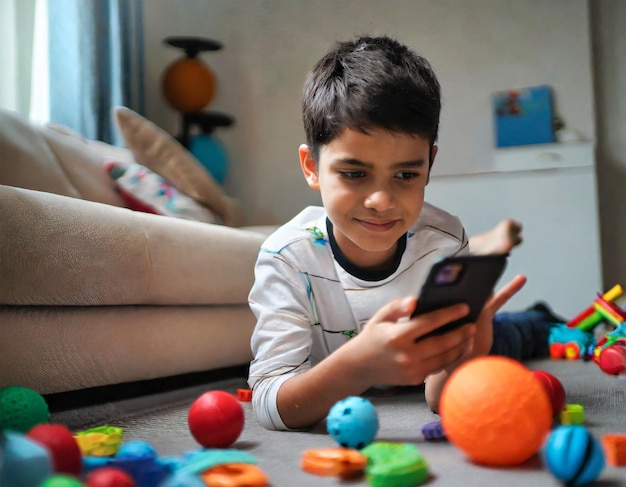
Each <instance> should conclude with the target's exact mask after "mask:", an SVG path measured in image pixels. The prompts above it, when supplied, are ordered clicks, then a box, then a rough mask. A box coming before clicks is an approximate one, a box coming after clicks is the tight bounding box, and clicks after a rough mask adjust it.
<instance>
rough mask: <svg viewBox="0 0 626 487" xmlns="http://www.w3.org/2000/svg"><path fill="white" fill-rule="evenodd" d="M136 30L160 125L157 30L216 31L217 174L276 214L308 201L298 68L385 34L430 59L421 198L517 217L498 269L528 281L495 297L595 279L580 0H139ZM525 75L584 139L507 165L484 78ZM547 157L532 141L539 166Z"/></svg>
mask: <svg viewBox="0 0 626 487" xmlns="http://www.w3.org/2000/svg"><path fill="white" fill-rule="evenodd" d="M599 1H601V2H604V1H605V0H599ZM608 1H609V2H610V1H612V0H608ZM615 2H617V3H620V0H615ZM624 4H626V2H622V5H624ZM603 15H604V16H607V17H611V12H610V11H608V12H607V11H603ZM622 18H623V17H622ZM619 25H620V24H619V22H618V21H616V22H615V23H614V28H615V32H616V33H615V34H614V35H618V34H617V32H619V31H618V26H619ZM622 25H624V22H622ZM145 32H146V56H147V59H146V67H147V78H146V80H147V87H146V94H147V115H148V117H149V118H151V119H152V120H153V121H155V122H156V123H157V124H159V125H160V126H162V127H164V128H166V129H168V130H169V131H170V132H172V133H175V132H176V131H177V130H178V118H177V115H176V114H175V112H174V111H173V110H172V109H170V108H169V107H168V106H167V105H166V104H165V102H164V101H163V98H162V96H161V92H160V86H159V77H160V75H161V73H162V72H163V69H164V68H165V66H166V65H167V63H168V62H170V61H171V60H173V59H175V58H177V57H178V56H179V55H180V54H179V51H176V50H175V49H173V48H169V47H167V46H165V45H163V43H162V40H163V38H165V37H167V36H171V35H195V36H202V37H209V38H214V39H218V40H220V41H221V42H223V43H224V45H225V48H224V49H223V50H221V51H217V52H212V53H205V54H203V55H202V58H203V59H204V60H205V61H206V62H207V63H208V64H210V66H211V67H212V68H213V69H214V70H215V71H216V73H217V75H218V77H219V79H220V86H219V92H218V96H217V98H216V99H215V101H214V102H213V104H212V105H211V106H210V107H209V108H211V109H214V110H219V111H223V112H226V113H230V114H232V115H234V116H235V117H236V119H237V124H236V125H235V126H233V127H232V128H229V129H226V130H221V131H220V132H219V137H220V138H221V139H222V140H223V141H224V142H225V144H226V146H227V148H228V151H229V154H230V157H231V159H232V162H231V176H230V179H229V181H228V182H227V184H226V188H227V190H228V192H229V193H230V194H232V195H233V196H236V197H238V198H240V199H242V200H243V201H244V202H245V204H246V206H247V207H248V208H251V209H254V210H255V211H256V212H257V214H256V215H255V218H256V219H257V222H258V223H268V222H269V223H276V222H278V223H279V222H282V221H285V220H286V219H288V218H290V217H291V216H292V215H294V214H295V213H297V212H298V211H299V210H300V209H301V208H302V207H303V206H305V205H307V204H318V203H319V199H318V195H317V194H316V193H314V192H311V190H309V188H308V187H307V186H306V184H305V182H304V179H303V178H302V175H301V173H300V169H299V165H298V159H297V147H298V144H299V143H301V142H302V141H303V131H302V127H301V125H302V123H301V117H300V93H301V87H302V82H303V80H304V77H305V75H306V73H307V71H308V70H309V69H310V67H311V66H312V65H313V63H314V62H315V61H316V60H317V59H318V58H319V57H320V56H321V55H322V53H323V52H324V51H325V50H326V49H327V48H328V46H329V45H330V43H332V42H333V41H334V40H335V39H346V38H350V37H352V36H353V35H356V34H363V33H371V34H388V35H391V36H394V37H397V38H398V39H399V40H401V41H403V42H405V43H407V44H408V45H410V46H411V47H413V48H414V49H415V50H417V51H418V52H420V53H421V54H423V55H424V56H426V57H427V58H428V59H429V60H430V61H431V63H432V64H433V66H434V68H435V70H436V72H437V74H438V76H439V78H440V81H441V84H442V88H443V94H444V100H443V102H444V107H443V114H442V125H441V132H440V140H439V145H440V151H439V155H438V157H437V161H436V165H435V168H434V172H433V178H432V180H431V184H430V187H429V188H428V190H427V199H430V200H431V201H432V202H433V203H435V204H439V205H441V206H442V207H444V208H446V209H448V210H449V211H451V212H453V213H455V214H458V215H459V216H460V217H461V218H462V220H463V221H464V223H465V225H466V227H467V229H468V231H469V232H470V233H477V232H480V231H483V230H486V229H488V228H489V227H490V226H492V225H493V224H495V223H496V222H497V221H498V220H499V219H501V218H504V217H507V216H512V217H515V218H519V219H521V220H522V222H523V223H524V226H525V232H524V233H525V243H524V245H523V246H522V247H521V248H520V249H517V250H516V251H515V253H514V254H513V258H512V259H511V261H510V263H509V269H508V271H507V274H506V275H505V278H508V277H511V276H512V275H513V274H515V273H518V272H523V273H525V274H527V275H528V277H529V284H528V286H527V287H526V288H525V290H524V291H523V292H522V293H520V294H519V295H518V296H516V298H515V299H514V300H513V302H512V303H511V304H510V306H509V308H519V307H523V306H525V305H528V304H530V303H532V302H533V301H536V300H540V299H543V300H546V301H548V302H549V303H550V304H552V305H553V306H554V307H555V309H556V311H557V312H560V313H563V314H566V315H573V314H575V313H576V312H578V311H579V310H581V309H583V308H584V307H586V306H587V305H588V304H589V303H590V302H591V301H592V300H593V298H594V297H595V293H596V292H597V291H601V290H602V287H603V283H602V276H601V259H600V242H599V235H598V234H599V230H598V215H597V213H598V203H597V194H596V173H595V166H594V160H593V159H594V157H593V143H594V138H595V135H596V122H595V113H594V112H595V106H594V101H595V100H594V96H593V76H592V58H591V52H592V50H591V33H592V31H591V29H590V11H589V6H588V2H587V0H524V1H515V2H513V1H510V0H387V1H384V2H383V1H378V0H342V1H335V0H310V1H302V0H264V1H259V0H257V1H254V0H178V1H173V0H145ZM622 52H623V51H622ZM623 58H624V56H623V54H622V59H623ZM611 59H612V58H611ZM538 84H548V85H551V86H552V87H553V89H554V92H555V94H556V108H557V112H558V114H559V115H560V116H561V117H562V118H563V119H564V121H565V122H566V124H567V126H568V127H570V128H574V129H576V130H577V131H578V132H579V133H580V134H581V135H582V137H583V138H584V139H585V140H588V141H590V142H589V143H588V144H587V148H588V149H589V150H588V151H587V152H586V153H585V154H586V155H585V156H584V157H583V158H582V161H583V166H584V167H577V168H567V167H566V168H560V169H552V170H542V169H545V168H543V167H541V165H542V164H543V161H544V159H543V158H542V157H539V158H536V160H535V165H534V169H540V170H539V171H530V170H527V171H524V170H522V171H519V169H524V167H523V165H522V167H521V168H520V167H519V164H518V165H517V169H518V171H516V172H509V171H507V169H509V168H508V167H507V164H508V163H507V161H508V160H510V159H511V158H510V157H504V158H503V157H502V151H496V150H494V149H493V145H494V144H493V124H492V117H491V96H492V93H493V92H494V91H498V90H502V89H507V88H516V87H524V86H532V85H538ZM622 86H623V84H622ZM613 93H614V95H615V96H617V94H618V93H619V91H618V89H617V87H614V88H613ZM615 130H618V129H615ZM621 133H622V134H623V133H626V132H625V131H622V132H621ZM616 134H617V132H615V138H618V136H617V135H616ZM613 147H617V146H615V145H614V146H613ZM555 150H556V152H558V149H555ZM544 155H545V154H544ZM556 157H557V158H558V157H560V156H558V154H557V156H556ZM513 159H515V158H513ZM551 159H552V154H551V153H547V158H545V162H546V168H547V167H549V166H550V165H551V164H552V163H553V162H554V161H552V160H551ZM518 162H519V160H518ZM557 165H558V164H557ZM566 165H567V164H566ZM625 170H626V169H625ZM612 184H613V185H614V186H615V187H616V186H617V185H618V184H619V183H618V182H613V183H612ZM624 232H626V230H624ZM615 246H617V243H616V244H615ZM615 250H616V249H615ZM625 262H626V257H625ZM622 275H624V276H625V277H626V273H624V274H622ZM615 282H618V281H614V282H609V283H608V284H607V283H605V286H604V287H605V288H607V289H608V287H610V286H612V285H613V284H614V283H615ZM623 284H626V281H625V282H623Z"/></svg>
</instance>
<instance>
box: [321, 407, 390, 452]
mask: <svg viewBox="0 0 626 487" xmlns="http://www.w3.org/2000/svg"><path fill="white" fill-rule="evenodd" d="M326 429H327V430H328V434H330V436H332V437H333V439H334V440H335V441H336V442H337V443H339V445H341V446H343V447H344V448H356V449H359V450H360V449H361V448H364V447H366V446H367V445H369V444H370V443H371V442H372V441H373V440H374V438H375V437H376V433H378V413H377V412H376V408H374V405H373V404H372V403H371V402H370V401H368V400H367V399H365V398H363V397H356V396H350V397H347V398H346V399H342V400H341V401H339V402H337V403H335V405H334V406H333V407H332V408H331V409H330V411H329V412H328V416H327V418H326Z"/></svg>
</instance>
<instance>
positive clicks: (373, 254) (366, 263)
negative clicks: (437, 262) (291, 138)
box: [300, 129, 437, 270]
mask: <svg viewBox="0 0 626 487" xmlns="http://www.w3.org/2000/svg"><path fill="white" fill-rule="evenodd" d="M436 152H437V147H436V146H433V147H431V145H430V142H429V141H428V139H425V138H423V137H420V136H417V135H408V134H396V133H391V132H387V131H385V130H381V129H376V130H370V131H369V134H363V133H361V132H358V131H355V130H350V129H345V130H344V131H343V132H342V133H341V134H340V136H339V137H336V138H335V139H333V140H332V141H331V142H330V143H328V144H326V145H324V146H322V147H321V149H320V153H319V161H318V164H317V169H316V166H315V161H314V159H313V156H312V154H311V153H310V151H309V148H308V146H306V145H302V146H300V163H301V166H302V171H303V172H304V175H305V177H306V180H307V183H308V184H309V186H310V187H311V188H313V189H315V190H319V191H320V192H321V196H322V202H323V204H324V207H325V208H326V211H327V212H328V216H329V218H330V220H331V221H332V222H333V226H334V236H335V239H336V240H337V244H338V245H339V247H340V248H341V250H342V252H343V253H344V254H345V256H346V257H347V258H348V259H349V260H350V261H351V262H352V263H353V264H355V265H357V266H359V267H361V268H364V269H372V270H376V269H381V268H384V267H385V266H386V265H387V264H388V263H389V262H390V261H391V260H392V259H393V257H394V255H395V252H396V246H397V240H398V239H399V238H400V237H401V236H402V235H404V234H405V233H406V232H407V230H408V229H409V227H410V226H411V225H412V224H413V223H415V221H416V220H417V218H418V217H419V215H420V213H421V211H422V206H423V204H424V189H425V187H426V184H427V183H428V177H429V171H430V163H431V162H432V161H433V160H434V157H435V154H436Z"/></svg>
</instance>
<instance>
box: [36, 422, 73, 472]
mask: <svg viewBox="0 0 626 487" xmlns="http://www.w3.org/2000/svg"><path fill="white" fill-rule="evenodd" d="M26 436H28V437H29V438H30V439H31V440H33V441H36V442H37V443H39V444H40V445H42V446H43V447H45V448H46V449H47V450H48V451H49V452H50V457H51V458H52V463H53V465H54V471H55V472H56V473H67V474H70V475H74V476H76V477H78V476H79V475H80V472H81V470H82V469H83V457H82V455H81V452H80V448H79V447H78V443H76V440H75V439H74V436H73V435H72V432H71V431H70V430H69V429H67V427H65V426H63V425H62V424H39V425H37V426H34V427H33V428H31V429H30V430H29V431H28V433H27V434H26Z"/></svg>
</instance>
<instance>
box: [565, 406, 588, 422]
mask: <svg viewBox="0 0 626 487" xmlns="http://www.w3.org/2000/svg"><path fill="white" fill-rule="evenodd" d="M559 420H560V422H561V424H562V425H568V424H583V423H584V422H585V408H584V407H583V406H582V404H566V405H565V407H563V409H562V410H561V412H560V413H559Z"/></svg>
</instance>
